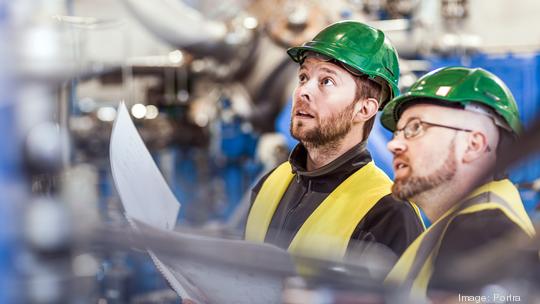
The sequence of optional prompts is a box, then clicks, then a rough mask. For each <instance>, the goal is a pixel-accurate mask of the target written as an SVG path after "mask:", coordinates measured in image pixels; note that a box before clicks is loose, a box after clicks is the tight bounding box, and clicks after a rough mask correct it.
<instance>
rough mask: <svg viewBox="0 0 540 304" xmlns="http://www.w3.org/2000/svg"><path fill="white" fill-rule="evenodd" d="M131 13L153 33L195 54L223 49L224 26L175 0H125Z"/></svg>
mask: <svg viewBox="0 0 540 304" xmlns="http://www.w3.org/2000/svg"><path fill="white" fill-rule="evenodd" d="M124 4H125V5H126V6H127V8H128V9H129V10H130V12H131V13H132V14H133V15H134V16H135V17H136V18H137V19H138V20H139V21H140V22H141V23H142V24H143V25H144V26H145V27H146V28H147V29H148V30H150V31H151V32H152V33H153V34H154V35H156V36H157V37H159V38H161V39H162V40H164V41H165V42H167V43H169V44H171V45H173V46H175V47H178V48H182V49H186V50H188V51H190V52H192V53H193V54H196V55H211V54H217V53H221V52H223V47H225V46H226V44H225V42H224V40H225V36H226V34H227V28H226V26H225V24H224V23H223V22H217V21H212V20H208V19H206V18H205V17H204V16H203V15H202V14H201V13H200V12H198V11H197V10H195V9H193V8H191V7H189V6H187V5H185V4H184V3H182V2H181V1H178V0H154V1H147V0H124Z"/></svg>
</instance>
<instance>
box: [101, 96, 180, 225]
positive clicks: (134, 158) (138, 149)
mask: <svg viewBox="0 0 540 304" xmlns="http://www.w3.org/2000/svg"><path fill="white" fill-rule="evenodd" d="M110 162H111V169H112V175H113V179H114V183H115V185H116V189H117V191H118V194H119V195H120V199H121V200H122V203H123V205H124V209H125V211H126V214H127V215H128V216H129V217H131V218H134V219H137V220H139V221H141V222H143V223H145V224H148V225H151V226H153V227H157V228H162V229H169V230H170V229H173V228H174V226H175V225H176V218H177V216H178V211H179V210H180V203H179V202H178V201H177V200H176V197H175V196H174V194H173V193H172V191H171V189H170V188H169V186H168V185H167V183H166V182H165V179H164V178H163V175H161V172H160V171H159V169H158V167H157V166H156V164H155V162H154V160H153V159H152V156H151V155H150V152H148V149H147V148H146V146H145V145H144V142H143V141H142V139H141V137H140V136H139V133H138V132H137V129H136V128H135V125H134V124H133V121H132V120H131V117H130V116H129V113H128V110H127V109H126V106H125V104H124V103H123V102H122V103H120V106H119V107H118V112H117V116H116V121H115V123H114V126H113V130H112V135H111V143H110Z"/></svg>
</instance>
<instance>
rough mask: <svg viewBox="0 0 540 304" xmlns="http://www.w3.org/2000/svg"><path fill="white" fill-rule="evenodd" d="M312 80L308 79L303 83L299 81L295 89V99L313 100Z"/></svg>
mask: <svg viewBox="0 0 540 304" xmlns="http://www.w3.org/2000/svg"><path fill="white" fill-rule="evenodd" d="M313 89H314V88H313V81H312V80H309V81H306V82H304V83H299V84H298V86H297V87H296V90H295V97H296V99H302V101H307V102H311V101H313Z"/></svg>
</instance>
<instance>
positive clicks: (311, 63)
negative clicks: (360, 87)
mask: <svg viewBox="0 0 540 304" xmlns="http://www.w3.org/2000/svg"><path fill="white" fill-rule="evenodd" d="M320 68H324V69H327V70H330V71H334V72H336V73H347V74H348V72H347V71H346V70H345V69H344V68H342V67H340V66H339V65H337V64H334V63H332V62H331V61H328V60H325V59H322V58H319V57H313V56H308V57H307V58H306V59H305V60H304V62H303V63H302V64H301V65H300V69H308V70H311V69H320Z"/></svg>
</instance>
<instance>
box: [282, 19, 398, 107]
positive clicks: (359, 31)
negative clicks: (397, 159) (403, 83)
mask: <svg viewBox="0 0 540 304" xmlns="http://www.w3.org/2000/svg"><path fill="white" fill-rule="evenodd" d="M306 51H312V52H315V53H319V54H323V55H325V56H328V57H330V58H332V59H334V60H337V61H339V62H341V63H342V64H345V65H346V66H348V67H351V68H352V69H353V70H355V71H358V72H360V74H366V75H368V76H369V77H370V78H371V79H372V80H375V81H376V82H377V83H380V84H381V85H383V90H385V91H386V93H387V94H386V96H387V97H386V98H384V100H381V104H380V105H379V108H380V109H382V108H383V107H384V104H385V103H386V102H387V101H389V100H391V99H392V98H394V97H396V96H398V95H399V89H398V80H399V65H398V55H397V52H396V50H395V49H394V47H393V46H392V44H391V43H390V41H389V40H388V39H387V38H386V37H385V35H384V33H383V32H382V31H381V30H378V29H375V28H373V27H371V26H369V25H366V24H363V23H360V22H357V21H341V22H337V23H334V24H332V25H330V26H328V27H326V28H325V29H323V30H322V31H321V32H319V34H317V36H315V38H313V40H311V41H308V42H306V43H304V44H303V45H302V46H298V47H293V48H290V49H288V50H287V54H289V56H290V57H291V58H292V59H293V60H294V61H295V62H298V63H302V62H303V60H304V58H305V56H304V53H305V52H306ZM348 70H349V69H348Z"/></svg>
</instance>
